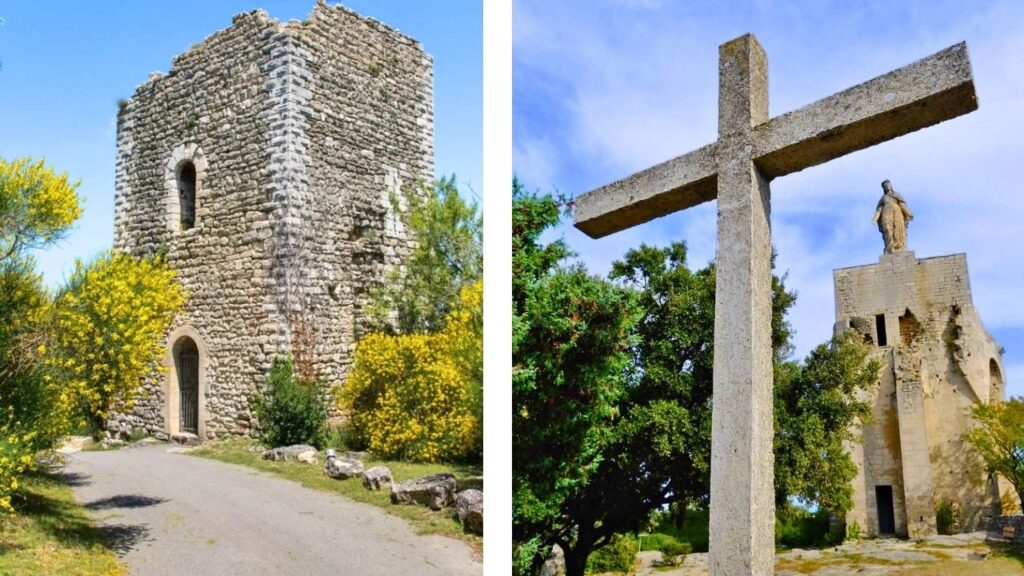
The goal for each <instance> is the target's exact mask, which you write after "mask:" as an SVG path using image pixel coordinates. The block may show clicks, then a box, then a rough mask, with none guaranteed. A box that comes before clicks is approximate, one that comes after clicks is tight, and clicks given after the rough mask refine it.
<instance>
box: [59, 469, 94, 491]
mask: <svg viewBox="0 0 1024 576" xmlns="http://www.w3.org/2000/svg"><path fill="white" fill-rule="evenodd" d="M89 478H90V476H89V475H88V474H81V473H79V472H67V471H64V472H62V473H61V474H60V479H61V480H62V481H63V482H64V483H65V484H67V485H68V486H71V487H72V488H78V487H80V486H88V485H89V484H92V482H91V481H90V480H89Z"/></svg>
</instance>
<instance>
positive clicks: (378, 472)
mask: <svg viewBox="0 0 1024 576" xmlns="http://www.w3.org/2000/svg"><path fill="white" fill-rule="evenodd" d="M362 477H363V486H365V487H366V489H367V490H374V491H377V490H383V489H384V488H385V487H390V486H391V484H392V483H393V482H394V478H392V477H391V470H388V468H387V466H374V467H373V468H370V469H369V470H367V471H366V472H363V474H362Z"/></svg>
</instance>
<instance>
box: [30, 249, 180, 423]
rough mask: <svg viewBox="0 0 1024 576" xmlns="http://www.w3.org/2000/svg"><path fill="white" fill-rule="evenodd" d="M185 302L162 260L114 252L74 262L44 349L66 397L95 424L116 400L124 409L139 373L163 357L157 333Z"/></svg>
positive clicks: (160, 335) (163, 332)
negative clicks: (48, 344)
mask: <svg viewBox="0 0 1024 576" xmlns="http://www.w3.org/2000/svg"><path fill="white" fill-rule="evenodd" d="M184 301H185V292H184V290H183V289H182V288H181V286H180V285H179V284H178V283H177V281H176V280H175V273H174V271H173V270H171V268H170V267H168V266H167V264H166V262H164V260H163V259H162V258H143V259H136V258H133V257H132V256H130V255H128V254H123V253H118V252H112V253H108V254H104V255H102V256H100V257H99V258H97V259H96V260H94V261H93V262H91V263H89V264H84V263H82V262H81V261H79V262H77V263H76V265H75V271H74V273H73V274H72V275H71V278H70V279H69V281H68V284H67V286H66V287H65V288H64V290H63V291H61V292H60V293H59V294H58V295H57V297H56V300H55V302H54V321H53V322H54V326H53V333H52V338H51V350H50V351H49V353H48V355H47V356H48V361H49V363H50V365H51V367H52V368H53V370H52V375H53V376H54V377H59V378H60V379H61V380H62V382H63V387H64V397H65V398H64V399H65V400H66V401H69V402H73V403H74V404H75V405H76V407H77V410H78V411H79V413H81V414H82V415H83V416H85V417H86V418H89V419H91V420H92V421H93V423H94V424H96V425H102V424H103V422H104V421H105V420H106V418H107V415H108V413H109V411H110V409H111V408H112V407H113V406H115V405H117V404H118V403H123V404H122V406H123V407H124V408H125V409H130V408H131V403H132V399H133V397H134V396H135V394H136V393H137V392H138V390H139V386H140V384H141V382H142V379H143V378H144V377H145V376H147V375H148V374H151V373H152V372H153V370H154V365H155V364H156V363H157V362H158V361H159V360H160V358H161V357H162V356H163V354H164V342H163V338H164V336H165V335H166V333H167V330H168V328H169V327H170V324H171V321H172V320H173V319H174V316H175V314H177V312H178V311H179V310H180V309H181V306H182V305H183V304H184Z"/></svg>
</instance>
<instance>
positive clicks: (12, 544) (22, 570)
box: [0, 473, 127, 576]
mask: <svg viewBox="0 0 1024 576" xmlns="http://www.w3.org/2000/svg"><path fill="white" fill-rule="evenodd" d="M21 484H22V488H21V490H20V491H19V492H18V493H16V494H15V495H14V498H13V499H12V504H13V505H14V507H15V509H16V510H17V515H15V516H13V517H0V575H4V576H6V575H9V574H10V575H14V574H62V575H68V576H97V575H104V576H121V575H123V574H127V570H126V568H125V567H124V566H123V565H122V564H121V563H119V562H118V560H117V557H116V556H115V555H114V553H113V552H112V551H111V549H110V547H111V538H110V536H111V534H107V533H105V532H103V531H101V530H100V529H99V528H97V527H96V526H95V525H93V523H92V522H91V521H90V520H89V518H88V516H87V515H86V512H85V509H84V508H82V506H81V505H79V504H78V503H77V502H75V500H74V497H73V496H72V493H71V488H69V487H68V486H67V485H66V484H65V483H64V482H62V481H61V479H60V478H59V477H56V476H52V475H49V474H44V473H35V474H29V475H26V476H24V477H23V478H21ZM115 536H116V534H115Z"/></svg>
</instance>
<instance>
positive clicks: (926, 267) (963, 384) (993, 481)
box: [833, 181, 1005, 538]
mask: <svg viewBox="0 0 1024 576" xmlns="http://www.w3.org/2000/svg"><path fill="white" fill-rule="evenodd" d="M887 184H888V181H886V182H885V183H883V188H885V190H886V192H885V195H883V197H882V200H881V201H880V202H879V209H878V210H879V211H878V212H876V218H875V219H876V221H880V220H881V222H880V231H881V232H882V234H883V237H884V238H885V244H886V246H885V248H886V253H885V254H883V255H882V256H881V257H880V258H879V259H878V263H877V264H866V265H863V266H854V267H851V268H840V269H838V270H835V271H834V272H833V279H834V282H835V303H836V324H835V331H836V332H837V333H838V332H841V331H843V330H847V329H853V330H856V331H857V332H859V333H860V334H861V335H862V336H863V337H864V339H865V341H866V342H868V343H870V344H872V345H873V346H876V347H877V352H876V353H877V355H878V356H877V357H878V358H879V359H880V360H881V362H882V370H881V372H880V375H879V380H878V383H877V385H876V387H875V388H874V389H872V390H870V391H868V394H869V397H870V401H871V403H872V406H873V413H874V422H873V423H870V424H868V425H866V426H864V427H863V440H864V441H863V443H862V444H859V443H851V444H848V445H847V449H848V450H849V451H850V453H851V455H852V457H853V461H854V463H855V464H856V465H857V476H856V478H855V479H854V483H853V489H854V497H853V503H854V504H853V508H852V509H851V510H850V511H849V512H848V513H847V515H846V524H847V526H848V527H849V526H852V525H856V526H858V527H859V529H860V533H861V534H863V535H866V536H877V535H885V534H891V535H900V536H909V537H911V538H918V537H922V536H927V535H932V534H936V533H937V532H936V528H937V526H936V509H937V507H938V506H940V505H942V504H946V505H948V506H950V507H951V508H952V511H953V513H954V522H955V524H954V525H953V526H952V527H951V529H952V530H953V531H955V532H971V531H975V530H985V529H986V525H987V523H988V520H989V518H990V517H991V516H996V515H998V514H999V512H1000V495H1001V493H1002V492H1005V490H1001V489H1000V486H999V482H998V480H997V478H996V477H995V476H994V475H989V474H988V473H987V472H985V466H984V465H983V464H982V463H981V461H980V458H979V456H978V455H977V453H976V452H975V451H974V449H973V447H972V446H971V445H970V444H969V443H968V442H967V441H965V440H963V437H962V436H963V434H964V432H966V431H967V429H968V427H969V426H970V416H969V414H968V412H969V410H970V408H971V406H973V405H974V404H976V403H982V402H984V403H988V402H1001V401H1002V400H1003V398H1004V393H1005V390H1004V377H1003V374H1005V372H1004V369H1003V355H1002V349H1001V348H1000V346H999V343H998V342H996V341H995V339H994V338H993V337H992V335H991V334H989V332H988V331H987V330H986V329H985V326H984V325H983V324H982V322H981V317H980V316H979V314H978V312H977V310H976V309H975V307H974V303H973V301H972V299H971V285H970V281H969V278H968V275H967V256H966V255H965V254H951V255H948V256H937V257H933V258H920V259H919V258H917V257H916V256H915V255H914V253H913V252H911V251H910V250H908V249H907V248H906V247H905V246H899V243H898V242H896V243H894V242H893V241H892V238H893V237H897V238H902V240H903V241H905V239H906V226H907V222H909V220H910V218H909V217H908V218H906V219H904V218H902V217H900V215H901V214H904V215H907V216H910V212H909V210H907V209H906V206H905V204H903V199H902V197H900V196H899V195H898V194H895V192H894V191H893V190H892V188H891V186H886V185H887ZM897 201H898V203H899V205H900V206H899V207H898V206H897ZM886 210H891V211H892V213H893V214H895V215H896V216H894V217H893V218H892V219H887V218H885V217H884V212H885V211H886ZM880 213H881V214H880ZM880 215H881V216H883V217H882V218H881V219H880V218H879V216H880ZM893 219H894V220H895V223H891V222H892V220H893ZM882 222H886V223H885V224H884V225H883V224H882ZM894 244H896V245H897V246H898V247H897V248H896V249H895V250H891V248H892V247H893V245H894Z"/></svg>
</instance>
